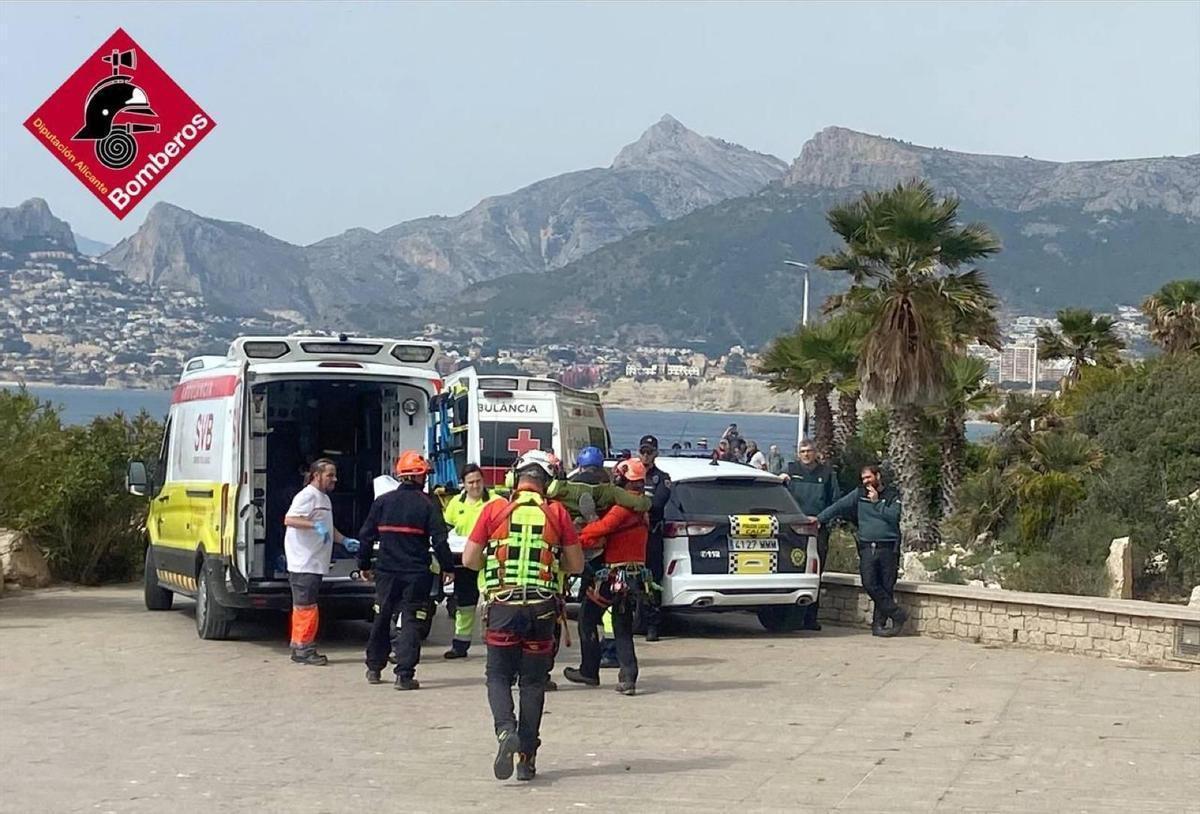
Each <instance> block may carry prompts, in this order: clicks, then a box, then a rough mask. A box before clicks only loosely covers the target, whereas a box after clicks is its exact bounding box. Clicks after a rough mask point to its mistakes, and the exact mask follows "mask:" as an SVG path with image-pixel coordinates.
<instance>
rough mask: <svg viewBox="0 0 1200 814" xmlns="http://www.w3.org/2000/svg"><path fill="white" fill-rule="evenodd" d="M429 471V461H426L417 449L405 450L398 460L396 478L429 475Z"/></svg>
mask: <svg viewBox="0 0 1200 814" xmlns="http://www.w3.org/2000/svg"><path fill="white" fill-rule="evenodd" d="M429 470H430V466H429V461H426V460H425V458H424V457H422V456H421V453H419V452H417V451H416V450H415V449H406V450H404V452H401V453H400V457H399V458H397V459H396V477H398V478H402V477H404V476H406V475H410V476H411V475H427V474H429Z"/></svg>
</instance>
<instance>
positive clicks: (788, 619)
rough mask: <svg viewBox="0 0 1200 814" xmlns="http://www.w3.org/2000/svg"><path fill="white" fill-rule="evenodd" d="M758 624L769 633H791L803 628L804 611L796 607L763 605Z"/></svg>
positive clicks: (759, 610) (760, 609) (759, 612)
mask: <svg viewBox="0 0 1200 814" xmlns="http://www.w3.org/2000/svg"><path fill="white" fill-rule="evenodd" d="M758 622H759V624H761V625H762V626H763V627H764V628H766V629H767V630H768V631H769V632H771V633H791V632H792V631H795V630H799V629H800V628H802V627H803V626H804V609H803V608H800V607H797V606H796V605H765V606H763V607H761V608H759V609H758Z"/></svg>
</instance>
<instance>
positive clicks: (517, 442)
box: [508, 427, 542, 457]
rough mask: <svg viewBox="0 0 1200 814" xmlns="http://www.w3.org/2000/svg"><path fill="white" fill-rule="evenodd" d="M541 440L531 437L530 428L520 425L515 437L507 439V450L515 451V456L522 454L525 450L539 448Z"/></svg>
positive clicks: (530, 450) (529, 450)
mask: <svg viewBox="0 0 1200 814" xmlns="http://www.w3.org/2000/svg"><path fill="white" fill-rule="evenodd" d="M541 448H542V442H541V441H540V440H538V439H537V438H534V437H533V433H532V431H531V430H528V429H525V428H524V427H522V428H521V429H519V430H517V437H516V438H510V439H508V451H509V452H515V453H516V454H517V457H520V456H522V455H524V454H525V453H526V452H532V451H533V450H535V449H541Z"/></svg>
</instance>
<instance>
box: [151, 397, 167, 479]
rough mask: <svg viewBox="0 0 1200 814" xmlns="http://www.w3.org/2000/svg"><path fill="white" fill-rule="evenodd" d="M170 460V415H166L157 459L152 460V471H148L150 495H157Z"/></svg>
mask: <svg viewBox="0 0 1200 814" xmlns="http://www.w3.org/2000/svg"><path fill="white" fill-rule="evenodd" d="M170 461H171V417H170V416H167V425H166V426H165V427H163V437H162V443H161V444H160V445H159V447H158V460H157V461H155V462H154V471H153V472H151V473H150V484H151V492H152V494H151V495H150V497H157V496H158V493H159V492H160V491H162V488H163V484H164V483H166V480H167V467H168V466H169V464H170Z"/></svg>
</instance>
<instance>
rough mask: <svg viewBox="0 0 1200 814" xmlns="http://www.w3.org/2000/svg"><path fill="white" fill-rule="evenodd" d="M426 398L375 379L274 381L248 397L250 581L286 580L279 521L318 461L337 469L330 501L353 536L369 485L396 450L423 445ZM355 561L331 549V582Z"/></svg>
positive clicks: (416, 390)
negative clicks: (252, 508) (328, 462)
mask: <svg viewBox="0 0 1200 814" xmlns="http://www.w3.org/2000/svg"><path fill="white" fill-rule="evenodd" d="M427 401H428V399H427V396H426V394H425V392H424V391H422V390H421V389H420V388H417V387H413V386H411V385H406V384H398V383H395V382H381V381H377V380H361V379H360V380H352V379H342V380H303V381H274V382H266V383H264V384H258V385H255V386H254V388H253V390H252V394H251V405H250V410H251V425H250V437H251V441H252V449H251V454H250V479H251V482H252V483H253V487H254V488H253V498H252V500H253V503H254V506H255V508H256V512H255V522H254V524H253V536H254V557H253V560H252V562H251V563H250V571H251V576H252V577H254V578H258V579H279V578H284V577H286V575H287V569H286V559H285V557H284V548H283V535H284V525H283V517H284V515H285V514H286V512H287V509H288V506H289V505H290V504H291V501H292V498H293V497H294V496H295V494H296V492H298V491H299V490H300V489H301V488H302V487H303V485H304V477H305V473H306V472H307V470H308V467H309V465H310V464H311V463H312V462H313V461H315V460H317V459H318V458H329V459H331V460H332V461H333V462H334V463H336V464H337V475H338V480H337V486H336V488H335V489H334V491H333V492H332V493H331V494H330V495H329V499H330V502H331V503H332V505H333V518H334V525H335V526H336V528H337V529H338V531H340V532H341V533H342V534H344V535H346V536H349V537H357V536H358V530H359V528H360V527H361V525H362V523H363V521H364V520H365V519H366V516H367V512H368V511H369V510H370V507H371V502H372V501H373V500H374V493H373V484H372V481H373V480H374V478H375V477H376V476H378V475H381V474H385V473H388V472H390V470H391V462H392V461H394V460H395V459H396V456H397V455H399V453H400V451H401V450H403V449H408V448H416V449H421V448H422V447H423V445H424V442H425V434H426V420H427V419H426V416H427V407H426V405H427ZM354 561H355V558H354V556H353V555H351V554H350V553H349V552H347V551H346V550H345V549H344V548H343V547H342V546H340V545H337V544H335V545H334V550H333V564H332V567H331V569H330V576H331V577H348V576H349V575H350V573H351V572H352V571H353V570H354V568H355V566H354Z"/></svg>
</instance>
